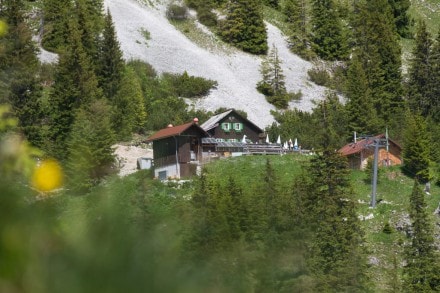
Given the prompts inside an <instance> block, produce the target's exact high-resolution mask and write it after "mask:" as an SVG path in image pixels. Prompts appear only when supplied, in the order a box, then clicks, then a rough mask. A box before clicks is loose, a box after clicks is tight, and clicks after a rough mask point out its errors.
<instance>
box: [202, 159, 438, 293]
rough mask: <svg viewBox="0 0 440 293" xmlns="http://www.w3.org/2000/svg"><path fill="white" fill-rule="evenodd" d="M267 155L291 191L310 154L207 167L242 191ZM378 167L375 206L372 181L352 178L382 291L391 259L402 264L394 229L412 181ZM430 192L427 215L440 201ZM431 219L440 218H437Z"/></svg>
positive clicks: (359, 174)
mask: <svg viewBox="0 0 440 293" xmlns="http://www.w3.org/2000/svg"><path fill="white" fill-rule="evenodd" d="M267 158H269V159H270V160H271V162H272V165H273V167H274V169H275V172H276V175H277V176H278V178H279V179H280V186H279V188H281V189H284V190H290V189H291V184H292V181H293V179H294V178H295V177H296V176H297V175H298V174H299V173H300V172H301V166H302V165H304V164H305V163H307V160H308V158H309V157H306V156H291V155H288V156H254V157H238V158H232V159H229V160H222V161H219V162H216V163H213V164H211V165H209V166H208V169H209V170H210V172H215V174H218V175H217V176H218V177H219V178H224V183H226V181H227V178H228V177H229V176H230V175H232V176H234V178H236V180H237V181H238V183H239V185H240V186H242V188H244V189H245V190H244V192H252V188H253V186H254V185H255V183H256V182H257V181H258V180H259V179H260V178H261V174H262V173H263V170H264V165H265V162H266V159H267ZM381 170H382V171H381V174H380V178H379V184H378V187H377V199H378V200H380V202H379V203H378V204H377V206H376V208H374V209H372V208H370V206H369V202H370V193H371V184H370V183H369V182H367V181H366V180H365V179H366V177H367V175H366V174H365V172H363V171H353V172H352V178H351V179H352V182H353V188H354V191H355V196H356V200H357V201H358V203H359V204H358V214H359V215H362V216H367V215H370V214H373V216H374V218H373V219H370V220H364V221H362V225H363V228H364V231H365V239H366V241H367V247H366V249H367V250H368V251H369V255H370V259H371V260H372V261H374V262H375V264H373V265H372V266H371V269H370V273H371V276H372V279H373V281H374V283H375V284H376V285H377V288H376V291H381V292H383V291H386V290H387V289H389V287H390V286H391V279H392V277H393V274H394V273H395V272H396V270H395V269H394V265H393V263H394V259H396V261H397V264H398V266H399V269H398V270H400V264H401V263H402V257H401V253H402V249H403V245H402V244H403V243H404V242H405V241H407V238H406V236H405V234H404V232H398V231H396V230H395V227H396V225H397V224H398V223H400V222H404V219H405V218H406V215H407V207H408V205H409V195H410V194H411V191H412V188H413V180H412V179H411V178H408V177H406V176H404V175H403V174H402V173H401V172H400V169H399V167H390V168H388V169H381ZM431 191H432V192H431V195H427V196H426V200H427V202H428V211H429V214H432V212H433V211H434V210H435V208H436V207H437V205H438V203H439V200H440V188H439V187H437V186H432V190H431ZM433 220H436V221H437V222H438V221H440V220H439V218H436V219H433ZM386 222H389V223H390V224H391V226H392V227H393V233H391V234H385V233H383V232H382V229H383V227H384V225H385V223H386ZM401 225H402V224H401ZM394 256H396V258H395V257H394Z"/></svg>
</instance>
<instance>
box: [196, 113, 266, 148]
mask: <svg viewBox="0 0 440 293" xmlns="http://www.w3.org/2000/svg"><path fill="white" fill-rule="evenodd" d="M201 127H202V128H203V129H204V130H205V131H206V132H208V133H209V135H210V136H211V137H213V138H215V139H217V140H219V141H227V142H241V141H242V140H243V137H244V136H246V140H247V141H249V142H253V143H256V142H262V139H264V137H262V134H263V130H261V129H260V128H259V127H258V126H257V125H255V124H254V123H252V122H251V121H249V120H248V119H246V118H244V117H243V116H241V115H240V114H239V113H237V112H236V111H235V110H233V109H231V110H228V111H226V112H223V113H221V114H218V115H216V116H213V117H211V118H210V119H208V121H206V122H205V123H203V124H202V125H201Z"/></svg>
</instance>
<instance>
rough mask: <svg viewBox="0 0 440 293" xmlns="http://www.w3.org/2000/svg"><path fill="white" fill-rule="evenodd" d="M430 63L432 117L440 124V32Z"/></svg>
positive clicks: (439, 32) (434, 44) (433, 47)
mask: <svg viewBox="0 0 440 293" xmlns="http://www.w3.org/2000/svg"><path fill="white" fill-rule="evenodd" d="M429 63H430V64H431V66H432V67H431V79H430V88H431V90H430V92H431V97H430V107H431V113H430V116H431V117H432V118H433V120H434V121H435V122H437V123H438V122H440V30H439V31H438V33H437V37H436V39H435V41H434V43H433V45H432V50H431V54H430V60H429Z"/></svg>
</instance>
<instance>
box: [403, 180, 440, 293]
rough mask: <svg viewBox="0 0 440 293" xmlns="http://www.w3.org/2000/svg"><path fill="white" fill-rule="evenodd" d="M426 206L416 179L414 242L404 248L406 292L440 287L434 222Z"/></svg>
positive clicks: (411, 212)
mask: <svg viewBox="0 0 440 293" xmlns="http://www.w3.org/2000/svg"><path fill="white" fill-rule="evenodd" d="M426 208H427V206H426V201H425V195H424V193H423V192H422V190H421V189H420V187H419V184H418V182H417V180H415V182H414V187H413V191H412V193H411V196H410V207H409V216H410V218H411V227H412V235H411V244H410V245H409V246H408V247H406V248H405V258H406V262H407V264H406V266H405V267H404V271H403V272H404V276H403V280H404V288H405V292H434V291H439V290H440V277H439V276H440V267H439V256H438V252H437V251H436V247H435V243H434V238H433V234H434V233H433V228H432V222H431V220H430V217H429V214H428V212H427V210H426Z"/></svg>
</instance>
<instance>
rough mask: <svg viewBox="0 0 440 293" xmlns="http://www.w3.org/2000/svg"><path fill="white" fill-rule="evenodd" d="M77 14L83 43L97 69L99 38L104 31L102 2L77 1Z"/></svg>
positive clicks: (100, 0) (92, 0) (98, 0)
mask: <svg viewBox="0 0 440 293" xmlns="http://www.w3.org/2000/svg"><path fill="white" fill-rule="evenodd" d="M75 2H76V3H75V12H76V18H77V21H78V29H79V32H80V34H81V42H82V45H83V48H84V51H85V52H86V54H87V55H88V58H89V60H90V61H91V63H92V64H93V66H94V69H96V68H97V66H98V64H97V61H98V60H99V49H100V48H99V38H100V36H101V33H102V29H103V21H104V17H103V10H102V9H103V3H102V0H76V1H75Z"/></svg>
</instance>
